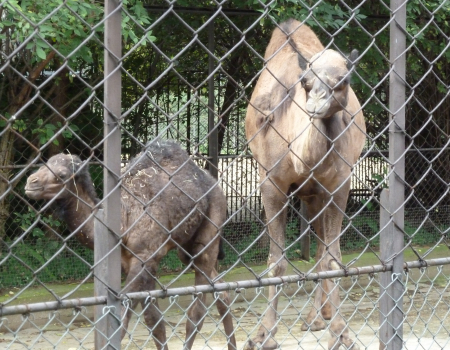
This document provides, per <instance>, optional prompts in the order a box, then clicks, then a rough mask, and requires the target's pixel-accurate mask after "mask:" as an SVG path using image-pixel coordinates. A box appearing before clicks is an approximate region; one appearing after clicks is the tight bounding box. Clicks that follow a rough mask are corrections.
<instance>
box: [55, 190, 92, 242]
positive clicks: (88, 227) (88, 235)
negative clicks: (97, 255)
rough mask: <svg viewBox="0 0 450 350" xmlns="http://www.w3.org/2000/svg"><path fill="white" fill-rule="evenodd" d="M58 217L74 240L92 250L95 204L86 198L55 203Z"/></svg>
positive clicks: (62, 200)
mask: <svg viewBox="0 0 450 350" xmlns="http://www.w3.org/2000/svg"><path fill="white" fill-rule="evenodd" d="M55 204H56V207H57V214H58V216H59V217H60V218H61V219H63V220H64V221H65V222H66V224H67V227H68V228H69V230H70V232H76V233H75V238H76V239H77V240H78V241H79V242H80V243H81V244H82V245H84V246H86V247H88V248H89V249H94V213H95V210H94V209H93V208H94V206H95V202H94V201H93V200H92V199H91V198H90V197H88V196H82V195H80V199H78V198H77V197H75V196H73V197H71V198H70V199H60V200H57V201H56V202H55Z"/></svg>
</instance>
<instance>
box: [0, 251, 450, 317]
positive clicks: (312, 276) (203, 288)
mask: <svg viewBox="0 0 450 350" xmlns="http://www.w3.org/2000/svg"><path fill="white" fill-rule="evenodd" d="M447 264H450V258H440V259H430V260H420V261H410V262H405V263H404V271H405V272H408V271H409V270H410V269H414V268H424V267H429V266H442V265H447ZM387 271H392V265H389V264H387V265H375V266H363V267H350V268H348V269H345V270H335V271H323V272H319V273H314V272H312V273H306V274H304V275H292V276H282V277H272V278H261V279H258V280H247V281H236V282H226V283H214V284H212V285H198V286H192V287H181V288H167V289H165V290H152V291H142V292H136V293H127V294H123V295H119V296H117V297H118V298H119V299H121V300H127V299H148V298H166V297H172V296H181V295H196V294H199V293H215V292H223V291H236V292H237V293H238V292H239V290H241V289H247V288H258V287H266V286H274V285H282V284H290V283H299V282H306V281H318V280H322V279H329V278H340V277H350V276H361V275H367V274H374V273H381V272H387ZM106 302H107V299H106V297H91V298H79V299H68V300H61V301H48V302H43V303H34V304H25V305H15V306H3V307H0V317H1V316H8V315H18V314H29V313H32V312H41V311H54V310H59V309H71V308H77V307H82V306H93V305H104V304H106Z"/></svg>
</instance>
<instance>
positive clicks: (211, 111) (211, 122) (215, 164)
mask: <svg viewBox="0 0 450 350" xmlns="http://www.w3.org/2000/svg"><path fill="white" fill-rule="evenodd" d="M207 28H208V50H209V51H210V54H209V58H208V74H209V79H208V155H209V161H210V165H209V166H208V170H209V173H210V174H211V175H212V176H214V178H216V179H217V178H218V169H219V141H218V140H219V139H218V130H217V128H216V115H215V114H216V113H215V111H216V109H215V101H214V98H215V91H214V89H215V87H214V74H213V72H214V67H215V65H216V62H215V58H214V20H212V21H211V22H209V24H208V27H207Z"/></svg>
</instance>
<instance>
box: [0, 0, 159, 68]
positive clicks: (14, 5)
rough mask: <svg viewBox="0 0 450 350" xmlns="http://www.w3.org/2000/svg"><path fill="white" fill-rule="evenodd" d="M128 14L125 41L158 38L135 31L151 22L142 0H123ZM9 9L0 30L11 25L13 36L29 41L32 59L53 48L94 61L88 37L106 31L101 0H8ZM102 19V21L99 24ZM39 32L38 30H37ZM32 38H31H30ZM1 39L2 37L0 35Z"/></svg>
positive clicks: (73, 57)
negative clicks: (142, 36)
mask: <svg viewBox="0 0 450 350" xmlns="http://www.w3.org/2000/svg"><path fill="white" fill-rule="evenodd" d="M123 5H124V6H126V8H127V14H126V15H125V14H124V15H123V21H122V31H123V36H124V39H125V42H127V40H128V38H130V39H131V40H132V41H133V42H134V43H138V42H139V41H141V44H142V45H145V43H146V42H151V41H154V40H155V39H156V38H155V37H153V36H152V35H151V32H150V31H149V32H147V33H146V35H145V36H144V40H141V39H140V38H139V36H140V35H139V36H138V35H136V34H135V31H136V28H137V26H144V27H145V26H148V25H149V24H150V21H149V17H148V14H147V11H146V10H145V9H144V7H143V5H142V2H141V1H135V0H127V1H123ZM5 7H6V9H7V11H5V12H4V13H3V16H4V19H3V18H2V21H1V22H0V31H1V32H3V29H4V28H6V27H7V28H9V30H10V33H11V37H10V40H12V41H14V42H18V43H23V42H27V44H26V49H27V50H30V51H32V52H34V53H35V55H33V57H32V61H33V62H36V61H40V60H45V59H46V58H47V57H48V54H49V53H50V52H51V51H53V50H54V49H57V50H58V53H59V54H61V55H63V56H64V57H68V58H69V60H70V62H72V63H76V62H77V60H78V59H80V58H81V59H82V60H83V61H84V62H86V63H93V55H92V50H91V46H90V45H86V44H85V41H86V40H87V39H88V38H89V37H90V36H92V34H93V33H96V32H97V33H102V32H103V31H104V23H103V16H104V8H103V4H102V3H100V2H90V1H77V0H65V1H63V0H48V1H34V0H22V1H18V0H8V1H7V2H6V4H5ZM99 23H100V25H99ZM36 33H38V34H36ZM30 38H31V40H30ZM0 39H2V38H0ZM3 39H6V37H5V36H4V35H3Z"/></svg>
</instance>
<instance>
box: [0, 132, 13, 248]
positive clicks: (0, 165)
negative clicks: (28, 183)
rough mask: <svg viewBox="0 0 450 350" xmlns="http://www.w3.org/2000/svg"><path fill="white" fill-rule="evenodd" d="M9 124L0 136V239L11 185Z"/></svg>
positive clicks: (2, 233)
mask: <svg viewBox="0 0 450 350" xmlns="http://www.w3.org/2000/svg"><path fill="white" fill-rule="evenodd" d="M10 127H11V126H10V125H8V126H7V127H5V130H4V131H3V134H2V137H1V138H0V239H3V238H4V237H5V235H6V220H7V219H8V218H9V200H8V197H9V196H10V193H11V190H12V189H13V188H12V185H11V184H10V182H9V178H10V176H11V169H8V168H7V167H8V166H10V165H11V159H12V149H13V147H12V145H13V144H14V133H13V132H12V131H11V129H10Z"/></svg>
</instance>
